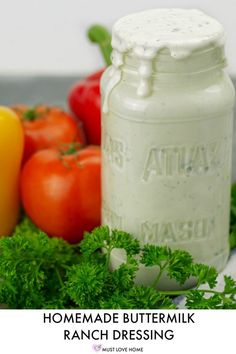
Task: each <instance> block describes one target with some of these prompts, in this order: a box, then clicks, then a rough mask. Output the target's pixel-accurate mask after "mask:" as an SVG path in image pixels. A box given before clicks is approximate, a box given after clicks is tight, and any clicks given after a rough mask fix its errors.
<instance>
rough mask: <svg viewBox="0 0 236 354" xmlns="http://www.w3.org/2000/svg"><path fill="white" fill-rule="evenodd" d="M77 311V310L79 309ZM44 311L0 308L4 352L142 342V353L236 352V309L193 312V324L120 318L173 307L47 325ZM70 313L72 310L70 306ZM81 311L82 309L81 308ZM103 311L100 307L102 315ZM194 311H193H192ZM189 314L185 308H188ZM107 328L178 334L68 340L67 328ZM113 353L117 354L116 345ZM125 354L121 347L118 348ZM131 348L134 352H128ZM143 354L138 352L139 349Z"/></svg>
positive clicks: (73, 351) (61, 352)
mask: <svg viewBox="0 0 236 354" xmlns="http://www.w3.org/2000/svg"><path fill="white" fill-rule="evenodd" d="M78 311H79V310H78ZM44 312H46V311H43V310H38V311H37V310H34V311H32V310H31V311H30V310H18V311H17V310H12V311H9V310H1V313H0V333H1V352H2V353H4V354H15V353H16V354H32V353H33V354H43V353H45V354H49V353H50V354H54V353H56V354H65V353H68V354H80V353H83V354H96V353H97V354H100V353H104V352H103V351H98V352H96V351H94V350H93V345H94V344H98V345H99V344H101V345H102V347H103V348H113V347H116V348H117V347H118V348H119V347H120V348H122V347H143V348H144V351H143V353H144V354H158V353H164V354H173V353H176V354H180V353H181V354H190V353H191V354H201V353H203V354H205V353H209V354H210V353H213V354H222V353H226V352H232V353H234V352H235V349H234V348H235V314H236V312H235V310H227V311H226V310H198V311H194V313H195V315H194V320H195V323H189V324H186V323H177V324H174V323H172V324H152V323H150V324H146V323H143V324H142V323H140V321H139V322H138V323H136V324H131V323H128V324H126V323H122V317H123V316H122V313H124V312H129V314H130V313H131V312H132V313H135V312H137V313H140V312H144V313H147V312H148V313H150V312H165V313H167V312H168V313H171V314H172V315H173V313H175V314H176V313H177V310H172V311H165V310H162V311H158V310H157V311H153V310H148V311H147V310H140V311H111V310H109V311H105V312H109V313H110V314H112V313H114V312H119V315H120V316H119V318H120V319H121V320H120V321H119V324H113V323H108V324H99V323H96V324H85V323H84V324H72V323H69V324H64V323H59V324H55V323H52V324H49V323H46V324H44V323H43V313H44ZM49 312H50V313H53V312H54V313H58V312H60V313H61V314H63V313H65V311H58V310H57V311H47V314H49ZM66 312H67V314H68V315H70V313H71V312H73V313H75V312H76V311H66ZM79 312H81V311H79ZM84 312H86V313H87V314H89V313H90V312H92V313H93V314H94V317H96V315H97V313H98V311H95V310H94V311H84ZM103 312H104V311H99V314H100V315H101V316H102V313H103ZM189 312H190V313H191V311H189ZM184 313H185V316H187V310H185V311H184ZM89 329H90V330H94V329H96V330H97V329H102V330H108V331H109V332H110V333H112V331H113V330H114V329H118V330H135V329H136V330H137V329H142V330H145V329H149V330H151V329H152V330H157V331H160V330H161V329H163V330H167V329H172V330H174V333H175V337H174V339H173V340H169V341H168V340H158V339H157V340H156V341H152V340H147V341H144V340H139V341H138V340H137V341H132V342H131V341H122V340H117V341H113V340H107V341H106V340H101V341H94V340H90V341H89V340H84V341H79V340H76V339H75V340H73V341H64V340H63V338H64V330H70V331H71V333H73V331H75V330H77V331H80V330H84V331H87V330H89ZM110 353H114V354H115V353H117V350H116V349H115V350H114V351H112V352H110ZM120 353H122V352H120ZM127 353H130V354H132V353H135V352H129V351H127ZM136 354H139V352H136Z"/></svg>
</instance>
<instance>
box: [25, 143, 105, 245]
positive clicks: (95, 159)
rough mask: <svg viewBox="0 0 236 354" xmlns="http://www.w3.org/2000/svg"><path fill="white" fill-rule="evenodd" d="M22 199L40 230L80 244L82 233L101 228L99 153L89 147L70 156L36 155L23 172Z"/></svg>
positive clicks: (46, 152)
mask: <svg viewBox="0 0 236 354" xmlns="http://www.w3.org/2000/svg"><path fill="white" fill-rule="evenodd" d="M21 196H22V201H23V206H24V208H25V210H26V212H27V214H28V215H29V217H30V218H31V219H32V221H33V222H34V223H35V224H36V225H37V226H38V227H39V228H40V229H41V230H43V231H44V232H45V233H47V234H48V235H49V236H57V237H62V238H64V239H65V240H67V241H68V242H70V243H77V242H79V241H80V240H81V239H82V237H83V233H84V232H85V231H91V230H92V229H94V228H95V227H97V226H99V225H100V219H101V153H100V149H99V148H98V147H95V146H88V147H86V148H85V149H83V150H81V151H78V152H76V153H74V154H69V155H66V153H65V154H62V153H60V152H59V151H58V150H56V149H48V150H42V151H39V152H37V153H36V154H34V155H33V156H32V157H31V158H30V159H29V160H28V162H27V163H26V164H25V166H24V168H23V170H22V174H21Z"/></svg>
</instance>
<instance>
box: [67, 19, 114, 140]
mask: <svg viewBox="0 0 236 354" xmlns="http://www.w3.org/2000/svg"><path fill="white" fill-rule="evenodd" d="M88 37H89V39H90V40H91V41H92V42H94V43H97V44H98V45H99V47H100V49H101V51H102V54H103V57H104V60H105V63H106V65H110V64H111V59H110V56H111V50H112V49H111V35H110V33H109V32H108V31H107V30H106V29H105V28H104V27H102V26H100V25H95V26H92V27H91V28H90V29H89V31H88ZM104 70H105V68H103V69H101V70H99V71H97V72H96V73H94V74H92V75H90V76H88V77H86V78H85V79H83V80H82V81H80V82H78V83H76V84H75V85H74V86H73V87H72V88H71V90H70V92H69V95H68V103H69V107H70V109H71V111H72V112H73V113H74V115H75V116H76V117H78V119H79V120H80V121H82V123H83V126H84V129H85V134H86V137H87V141H88V144H93V145H100V144H101V95H100V79H101V76H102V73H103V71H104Z"/></svg>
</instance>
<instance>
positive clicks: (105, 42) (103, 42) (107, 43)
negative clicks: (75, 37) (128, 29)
mask: <svg viewBox="0 0 236 354" xmlns="http://www.w3.org/2000/svg"><path fill="white" fill-rule="evenodd" d="M87 35H88V38H89V39H90V41H91V42H93V43H96V44H98V45H99V47H100V50H101V52H102V55H103V58H104V61H105V63H106V65H107V66H109V65H111V52H112V46H111V34H110V32H109V31H108V30H107V29H106V28H105V27H103V26H101V25H93V26H91V27H90V28H89V29H88V32H87Z"/></svg>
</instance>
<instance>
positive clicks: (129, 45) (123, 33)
mask: <svg viewBox="0 0 236 354" xmlns="http://www.w3.org/2000/svg"><path fill="white" fill-rule="evenodd" d="M223 44H224V30H223V27H222V25H221V24H220V23H219V22H218V21H216V20H215V19H213V18H211V17H209V16H207V15H206V14H204V13H203V12H201V11H200V10H195V9H191V10H187V9H154V10H148V11H144V12H139V13H135V14H131V15H128V16H125V17H123V18H121V19H120V20H118V21H117V22H116V23H115V25H114V26H113V32H112V47H113V49H114V50H113V54H112V67H111V68H110V71H109V82H108V84H107V87H106V92H105V96H104V101H103V112H104V113H107V112H108V101H109V95H110V93H111V91H112V90H113V88H114V87H115V86H116V85H117V84H118V83H119V82H120V80H121V76H122V75H121V68H122V65H123V63H124V55H125V54H127V53H130V54H131V55H134V56H136V57H137V58H138V60H139V68H138V73H139V77H140V80H139V84H138V87H137V95H138V96H139V97H147V96H149V95H150V94H151V92H152V80H151V77H152V73H153V60H154V58H155V57H156V56H157V54H158V52H159V51H160V50H162V49H165V48H167V49H168V50H169V52H170V55H171V57H173V58H175V59H177V60H180V59H183V58H186V57H188V56H189V55H191V53H192V52H193V51H195V50H198V49H202V48H205V47H207V46H209V45H215V46H222V45H223Z"/></svg>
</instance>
